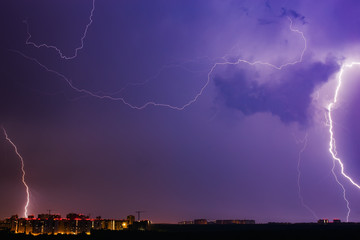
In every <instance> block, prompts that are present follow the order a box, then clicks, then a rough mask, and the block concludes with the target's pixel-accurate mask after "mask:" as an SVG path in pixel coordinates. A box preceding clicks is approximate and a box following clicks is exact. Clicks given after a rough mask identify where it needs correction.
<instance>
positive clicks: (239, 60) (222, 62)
mask: <svg viewBox="0 0 360 240" xmlns="http://www.w3.org/2000/svg"><path fill="white" fill-rule="evenodd" d="M93 4H94V2H93ZM93 9H95V7H93ZM92 12H93V11H92ZM91 16H92V15H91ZM288 19H289V21H290V26H289V29H290V31H291V32H293V33H296V34H299V35H300V36H301V38H302V39H303V41H304V47H303V49H302V51H301V54H300V56H299V58H298V60H295V61H293V62H287V63H284V64H281V65H274V64H272V63H268V62H263V61H254V62H250V61H247V60H245V59H240V58H239V59H237V60H236V61H229V60H226V57H222V58H221V59H222V60H223V61H221V62H216V63H214V64H213V65H212V67H211V68H210V69H209V71H208V73H207V80H206V82H205V84H204V85H203V86H202V87H201V88H200V90H199V91H198V93H197V94H196V95H195V96H194V97H193V98H192V99H191V100H189V101H188V102H187V103H185V104H184V105H182V106H173V105H171V104H167V103H157V102H154V101H149V102H146V103H144V104H143V105H133V104H131V103H129V102H128V101H126V99H125V98H123V97H114V96H113V95H105V94H104V95H100V94H97V93H95V92H92V91H90V90H87V89H85V88H79V87H77V86H75V85H74V84H73V83H72V81H71V80H70V79H69V78H68V77H67V76H65V75H64V74H62V73H59V72H58V71H56V70H54V69H51V68H49V67H47V66H45V65H44V64H43V63H41V62H39V61H38V60H37V59H36V58H33V57H30V56H27V55H25V54H24V53H22V52H20V51H18V50H13V49H9V50H10V51H12V52H15V53H17V54H19V55H21V56H22V57H24V58H26V59H28V60H30V61H33V62H35V63H36V64H38V65H39V66H40V67H41V68H43V69H45V70H46V71H47V72H50V73H53V74H55V75H57V76H58V77H60V78H61V79H63V80H64V81H65V82H66V83H67V85H68V86H69V87H70V88H72V89H73V90H74V91H76V92H78V93H83V94H86V95H89V96H91V97H95V98H99V99H108V100H112V101H120V102H122V103H123V104H125V105H126V106H128V107H130V108H132V109H137V110H142V109H145V108H146V107H148V106H155V107H166V108H170V109H173V110H179V111H181V110H184V109H185V108H187V107H189V106H190V105H192V104H193V103H195V102H196V101H197V100H198V99H199V98H200V96H201V95H202V94H203V92H204V91H205V89H206V88H207V86H208V85H209V83H210V81H211V76H212V74H213V72H214V70H215V69H216V68H217V67H218V66H221V65H238V64H241V63H245V64H248V65H251V66H254V65H263V66H268V67H271V68H274V69H277V70H282V69H283V68H285V67H287V66H290V65H295V64H298V63H300V62H302V60H303V56H304V54H305V51H306V49H307V42H306V38H305V36H304V34H303V32H301V31H299V30H297V29H294V28H293V21H292V19H291V18H289V17H288ZM90 20H91V17H90ZM90 24H91V21H90V23H89V24H88V25H87V28H88V26H90ZM87 28H86V30H87ZM30 36H31V35H30ZM85 36H86V31H85V33H84V35H83V37H84V38H85ZM82 42H83V39H82ZM32 45H34V46H37V47H41V45H35V44H32ZM44 46H45V45H44ZM46 46H47V45H46ZM47 47H49V48H53V49H55V50H58V48H56V47H54V46H47ZM79 49H80V48H79ZM58 52H59V53H61V52H60V51H58ZM60 56H62V54H61V55H60Z"/></svg>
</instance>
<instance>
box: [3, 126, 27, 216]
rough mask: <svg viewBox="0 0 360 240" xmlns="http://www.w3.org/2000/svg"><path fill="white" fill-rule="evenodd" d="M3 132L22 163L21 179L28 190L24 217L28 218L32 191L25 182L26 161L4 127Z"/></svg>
mask: <svg viewBox="0 0 360 240" xmlns="http://www.w3.org/2000/svg"><path fill="white" fill-rule="evenodd" d="M2 129H3V131H4V135H5V138H6V140H7V141H8V142H9V143H10V144H11V145H12V146H13V147H14V149H15V153H16V155H17V156H18V157H19V159H20V162H21V172H22V177H21V181H22V183H23V184H24V186H25V190H26V204H25V207H24V217H25V218H26V217H27V216H28V207H29V203H30V190H29V186H28V185H27V183H26V181H25V164H24V159H23V158H22V156H21V155H20V153H19V151H18V149H17V147H16V145H15V144H14V143H13V141H11V139H10V138H9V136H8V134H7V132H6V130H5V128H4V127H2Z"/></svg>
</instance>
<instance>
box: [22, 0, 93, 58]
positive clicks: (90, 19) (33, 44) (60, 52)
mask: <svg viewBox="0 0 360 240" xmlns="http://www.w3.org/2000/svg"><path fill="white" fill-rule="evenodd" d="M94 11H95V0H93V1H92V9H91V11H90V16H89V22H88V24H86V26H85V30H84V33H83V35H82V37H81V39H80V42H81V44H80V46H79V47H77V48H75V50H74V55H72V56H66V55H64V54H63V53H62V51H61V50H60V49H59V48H58V47H56V46H53V45H48V44H46V43H42V44H36V43H35V42H32V41H30V39H31V38H32V36H31V34H30V27H29V23H28V21H27V20H24V21H23V23H24V24H25V25H26V31H27V34H28V38H27V39H26V41H25V43H26V44H27V45H31V46H34V47H36V48H43V47H44V48H48V49H52V50H55V51H56V52H57V53H58V54H59V56H60V57H61V58H62V59H66V60H71V59H74V58H76V57H77V55H78V52H79V51H80V50H81V49H83V48H84V40H85V38H86V35H87V32H88V29H89V27H90V25H91V24H92V22H93V19H92V18H93V15H94Z"/></svg>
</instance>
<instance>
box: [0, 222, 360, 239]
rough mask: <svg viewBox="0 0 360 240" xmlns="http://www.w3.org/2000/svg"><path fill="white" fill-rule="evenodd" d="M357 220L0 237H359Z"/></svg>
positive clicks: (2, 236) (157, 226)
mask: <svg viewBox="0 0 360 240" xmlns="http://www.w3.org/2000/svg"><path fill="white" fill-rule="evenodd" d="M359 238H360V224H327V225H319V224H256V225H216V224H212V225H175V224H174V225H172V224H153V225H151V229H150V230H148V231H129V230H124V231H93V232H92V234H91V235H90V236H89V235H81V234H80V235H76V236H69V235H63V236H61V235H56V236H48V235H44V236H27V235H23V234H12V233H10V232H7V231H0V239H1V240H2V239H16V240H18V239H35V240H42V239H44V240H48V239H57V240H62V239H70V240H72V239H74V240H78V239H81V240H82V239H84V240H85V239H86V240H92V239H169V240H171V239H185V240H190V239H197V240H200V239H276V240H278V239H289V240H292V239H306V240H308V239H339V240H343V239H359Z"/></svg>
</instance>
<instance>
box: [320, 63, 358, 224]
mask: <svg viewBox="0 0 360 240" xmlns="http://www.w3.org/2000/svg"><path fill="white" fill-rule="evenodd" d="M353 66H360V62H351V63H350V64H344V65H343V66H342V67H341V69H340V72H339V75H338V78H337V86H336V88H335V94H334V98H333V100H332V102H330V103H329V105H328V106H327V110H328V115H327V120H328V126H329V134H330V141H329V152H330V154H331V156H332V158H333V161H334V164H333V168H332V173H333V175H334V177H335V180H336V182H337V183H338V184H339V185H340V186H341V188H342V190H343V197H344V200H345V202H346V207H347V209H348V212H347V216H346V220H347V221H349V216H350V211H351V210H350V206H349V201H348V199H347V198H346V191H345V187H344V185H343V184H341V183H340V181H339V180H338V178H337V175H336V174H335V171H334V169H335V163H336V162H337V163H338V164H339V166H340V173H341V175H342V176H343V177H345V178H346V179H347V180H349V182H350V183H351V184H352V185H354V186H355V187H357V188H358V189H360V185H359V184H358V183H356V182H355V181H354V180H353V179H352V178H351V177H350V176H349V175H347V174H346V173H345V168H344V163H343V162H342V160H341V159H340V158H339V157H338V154H337V151H336V141H335V137H334V122H333V120H332V111H333V110H334V107H335V105H336V103H337V101H338V96H339V92H340V88H341V85H342V81H343V79H342V77H343V74H344V71H345V68H352V67H353Z"/></svg>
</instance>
